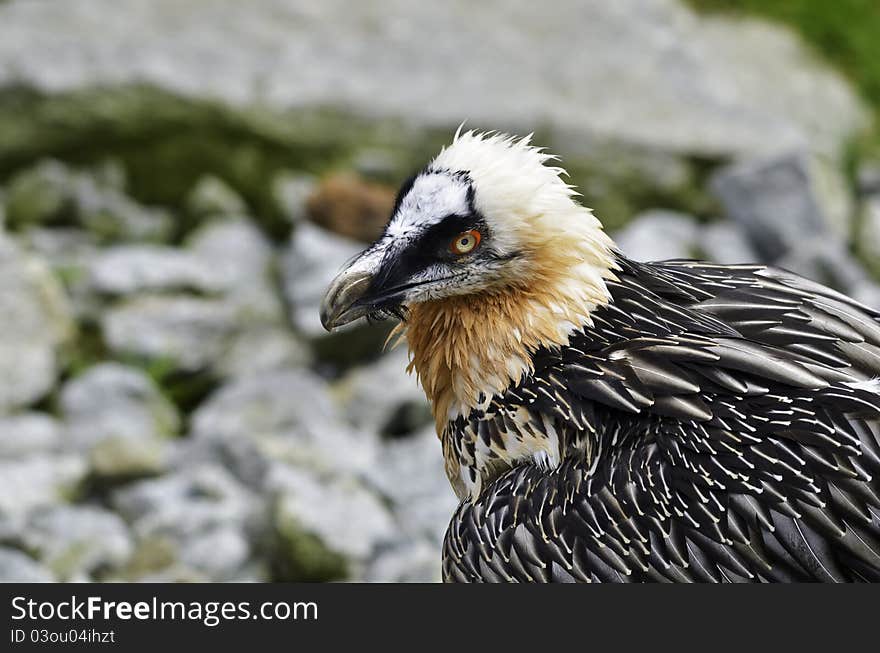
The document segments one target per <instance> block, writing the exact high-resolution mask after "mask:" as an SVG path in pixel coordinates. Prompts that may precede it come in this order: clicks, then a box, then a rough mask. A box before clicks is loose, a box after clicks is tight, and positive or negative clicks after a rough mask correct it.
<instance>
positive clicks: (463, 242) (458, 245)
mask: <svg viewBox="0 0 880 653" xmlns="http://www.w3.org/2000/svg"><path fill="white" fill-rule="evenodd" d="M479 244H480V232H479V231H477V230H476V229H471V230H470V231H466V232H464V233H463V234H459V235H458V236H456V237H455V240H453V241H452V242H451V243H450V244H449V249H451V250H452V253H453V254H459V255H461V254H467V253H468V252H470V251H472V250H473V249H474V248H475V247H476V246H477V245H479Z"/></svg>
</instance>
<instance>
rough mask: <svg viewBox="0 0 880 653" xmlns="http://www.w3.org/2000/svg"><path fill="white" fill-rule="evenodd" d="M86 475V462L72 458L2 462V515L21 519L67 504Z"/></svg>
mask: <svg viewBox="0 0 880 653" xmlns="http://www.w3.org/2000/svg"><path fill="white" fill-rule="evenodd" d="M86 471H87V467H86V462H85V460H84V459H83V458H82V457H81V456H78V455H73V454H66V455H57V456H46V455H36V456H30V457H28V458H25V459H22V460H0V515H9V516H15V515H22V514H25V513H27V512H28V511H29V510H31V509H33V508H36V507H40V506H49V505H53V504H56V503H58V502H59V501H61V500H64V499H65V498H67V497H68V496H70V495H71V494H72V493H73V492H74V491H76V490H77V489H78V488H79V486H80V485H81V484H82V482H83V480H84V479H85V476H86Z"/></svg>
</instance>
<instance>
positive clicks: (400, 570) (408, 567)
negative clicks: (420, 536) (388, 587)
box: [363, 540, 442, 583]
mask: <svg viewBox="0 0 880 653" xmlns="http://www.w3.org/2000/svg"><path fill="white" fill-rule="evenodd" d="M440 559H441V554H440V548H439V547H438V546H437V545H436V544H430V543H428V542H424V541H422V540H413V541H411V542H406V543H403V544H399V545H396V546H393V547H390V548H388V549H385V550H383V551H382V552H381V553H379V555H377V556H376V558H375V559H374V560H372V561H371V562H370V564H369V565H368V567H367V569H366V571H365V572H364V578H363V579H364V581H366V582H368V583H439V582H440V581H441V579H442V577H441V573H440Z"/></svg>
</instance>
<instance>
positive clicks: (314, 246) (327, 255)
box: [281, 222, 364, 337]
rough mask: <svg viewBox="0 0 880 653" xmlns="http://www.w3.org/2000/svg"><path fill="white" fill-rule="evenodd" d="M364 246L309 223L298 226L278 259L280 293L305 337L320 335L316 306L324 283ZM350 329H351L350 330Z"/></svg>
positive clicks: (325, 284) (321, 329) (291, 316)
mask: <svg viewBox="0 0 880 653" xmlns="http://www.w3.org/2000/svg"><path fill="white" fill-rule="evenodd" d="M363 249H364V245H363V244H362V243H358V242H356V241H354V240H349V239H348V238H343V237H342V236H337V235H336V234H334V233H331V232H330V231H327V230H325V229H321V228H320V227H317V226H315V225H313V224H311V223H308V222H303V223H302V224H299V225H298V226H297V228H296V230H295V231H294V232H293V235H292V236H291V240H290V244H289V245H288V248H287V251H286V252H284V254H283V256H282V260H281V273H282V275H283V284H284V294H285V296H286V297H287V300H288V303H289V304H290V306H291V309H290V310H291V315H290V319H291V322H292V323H293V325H294V326H295V327H296V328H297V329H299V330H300V331H302V332H303V333H304V334H306V335H307V336H312V337H315V336H323V335H324V334H325V331H324V327H322V326H321V319H320V305H321V298H322V297H323V296H324V291H325V290H327V284H328V283H330V281H331V280H332V279H333V277H334V276H335V275H336V273H337V272H338V271H339V270H340V269H341V268H342V266H343V265H345V263H346V262H347V261H349V260H350V259H351V258H352V257H353V256H355V255H357V254H358V253H359V252H361V251H363ZM352 328H354V327H352Z"/></svg>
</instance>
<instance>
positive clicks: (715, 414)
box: [443, 258, 880, 582]
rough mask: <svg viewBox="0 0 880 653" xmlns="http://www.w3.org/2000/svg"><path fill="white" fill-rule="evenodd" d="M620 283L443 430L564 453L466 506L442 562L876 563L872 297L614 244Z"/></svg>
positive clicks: (572, 569)
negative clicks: (550, 444)
mask: <svg viewBox="0 0 880 653" xmlns="http://www.w3.org/2000/svg"><path fill="white" fill-rule="evenodd" d="M609 286H610V289H611V297H612V301H611V302H610V303H609V304H608V305H607V306H606V307H603V308H600V309H598V310H596V311H595V312H594V313H593V315H592V322H593V325H592V326H591V327H586V328H584V329H583V330H581V331H580V332H579V333H577V334H576V335H574V336H573V337H572V338H571V342H570V344H569V345H568V346H564V347H553V348H548V349H544V350H540V351H537V352H535V354H534V365H535V372H534V374H532V375H529V376H527V377H526V378H524V379H523V380H522V382H521V383H519V384H517V385H515V386H512V387H510V388H509V389H508V390H507V391H506V392H504V393H502V394H501V395H498V396H495V397H493V399H492V401H491V403H490V404H489V405H488V407H487V408H486V410H480V411H474V412H472V413H470V414H469V415H468V416H467V417H466V418H465V417H460V418H458V419H457V420H455V421H454V422H452V423H450V425H449V427H448V428H449V431H448V432H446V433H444V437H445V438H450V439H451V440H453V441H454V444H453V445H451V447H452V448H453V449H455V451H456V454H455V455H457V456H462V457H464V458H468V457H475V456H476V455H477V454H476V452H477V450H478V449H481V448H482V450H484V451H487V450H492V443H494V444H495V449H496V450H501V449H503V448H504V447H505V446H507V444H506V443H509V442H515V441H517V440H518V439H520V438H536V437H547V438H553V439H555V440H557V443H556V444H555V447H556V448H557V449H558V450H559V451H560V452H561V454H560V455H561V459H560V461H559V464H553V465H542V464H541V462H540V461H536V462H533V463H530V462H525V463H521V464H519V465H517V466H515V467H513V468H510V467H508V466H507V465H499V466H498V468H499V469H500V470H501V471H500V474H499V475H498V476H497V477H494V478H489V479H486V480H485V481H484V483H483V488H482V490H481V491H480V493H479V496H478V498H477V499H476V500H475V501H464V502H463V503H462V504H461V506H460V508H459V510H458V511H457V512H456V514H455V517H454V518H453V520H452V524H451V525H450V528H449V531H448V533H447V536H446V541H445V544H444V556H443V572H444V577H445V578H446V579H447V580H455V581H491V580H518V581H532V580H581V581H593V580H595V581H600V580H604V581H645V580H655V581H730V582H739V581H781V580H789V581H802V580H823V581H832V580H834V581H846V580H875V581H876V580H880V496H878V495H880V492H878V484H877V482H876V480H874V479H876V478H878V475H880V444H878V439H877V438H878V418H880V385H878V383H877V382H876V381H874V378H875V377H876V376H877V375H878V374H880V320H878V318H880V314H878V313H877V312H875V311H872V310H870V309H868V308H866V307H864V306H861V305H859V304H857V303H855V302H853V301H851V300H849V299H847V298H846V297H843V296H842V295H840V294H838V293H836V292H834V291H832V290H829V289H826V288H822V287H820V286H818V285H816V284H813V283H811V282H808V281H806V280H803V279H800V278H798V277H796V276H794V275H790V274H788V273H784V272H781V271H776V270H772V269H768V268H764V267H760V266H719V265H710V264H701V263H695V262H664V263H652V264H639V263H634V262H630V261H626V260H625V259H622V258H621V272H620V273H619V274H618V281H615V282H611V283H610V284H609ZM501 457H503V454H501ZM491 467H492V466H491V465H487V466H486V468H487V469H491ZM470 469H476V467H475V466H471V467H470Z"/></svg>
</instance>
